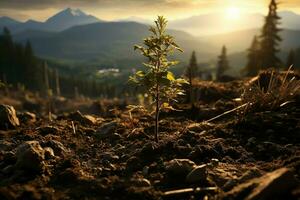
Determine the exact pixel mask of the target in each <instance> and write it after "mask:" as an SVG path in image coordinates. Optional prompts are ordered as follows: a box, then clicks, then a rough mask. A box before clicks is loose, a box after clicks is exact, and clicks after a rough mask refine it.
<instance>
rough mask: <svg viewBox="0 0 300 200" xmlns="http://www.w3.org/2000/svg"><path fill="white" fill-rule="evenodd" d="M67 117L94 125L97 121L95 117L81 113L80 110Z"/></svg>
mask: <svg viewBox="0 0 300 200" xmlns="http://www.w3.org/2000/svg"><path fill="white" fill-rule="evenodd" d="M68 118H69V119H71V120H73V121H77V122H79V123H81V124H82V125H94V124H96V122H97V119H96V118H95V117H93V116H91V115H83V114H81V112H80V111H77V112H74V113H71V114H69V116H68Z"/></svg>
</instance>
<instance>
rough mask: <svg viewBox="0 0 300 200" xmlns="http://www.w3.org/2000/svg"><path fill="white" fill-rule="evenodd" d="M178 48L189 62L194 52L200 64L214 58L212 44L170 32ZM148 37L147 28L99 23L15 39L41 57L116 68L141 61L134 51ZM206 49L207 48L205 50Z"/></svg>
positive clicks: (31, 34) (137, 25)
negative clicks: (117, 65)
mask: <svg viewBox="0 0 300 200" xmlns="http://www.w3.org/2000/svg"><path fill="white" fill-rule="evenodd" d="M169 33H171V34H172V35H174V37H175V38H176V41H178V44H179V45H180V46H181V47H182V48H183V49H184V50H185V53H184V54H181V55H177V57H178V58H179V59H181V60H184V61H186V60H187V59H188V57H189V56H190V54H191V52H192V51H193V50H197V53H198V57H199V59H201V60H204V59H205V60H206V59H207V58H212V57H213V54H211V53H210V51H211V49H212V48H211V47H210V45H209V43H206V42H204V41H201V40H199V39H197V38H195V37H193V36H192V35H190V34H188V33H185V32H183V31H176V30H169ZM148 35H149V31H148V26H147V25H144V24H139V23H135V22H100V23H93V24H88V25H81V26H75V27H72V28H70V29H67V30H65V31H62V32H59V33H49V32H42V31H39V32H38V31H26V32H22V33H19V34H15V35H14V38H15V39H16V40H18V41H21V42H25V41H26V40H30V41H31V43H32V46H33V48H34V50H35V52H36V53H37V55H38V56H41V57H45V58H55V59H64V60H73V61H74V60H75V61H78V62H79V61H85V62H88V61H89V62H94V63H101V64H107V65H113V64H114V63H117V62H118V61H120V60H123V61H124V60H126V61H128V60H137V59H140V56H139V54H138V52H134V51H133V46H134V45H135V44H141V43H142V40H143V39H144V38H145V37H146V36H148ZM204 47H205V48H204Z"/></svg>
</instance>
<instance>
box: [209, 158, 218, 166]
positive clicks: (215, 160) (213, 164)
mask: <svg viewBox="0 0 300 200" xmlns="http://www.w3.org/2000/svg"><path fill="white" fill-rule="evenodd" d="M219 162H220V161H219V160H218V159H216V158H212V159H211V160H210V163H211V164H212V166H213V167H217V166H218V165H219Z"/></svg>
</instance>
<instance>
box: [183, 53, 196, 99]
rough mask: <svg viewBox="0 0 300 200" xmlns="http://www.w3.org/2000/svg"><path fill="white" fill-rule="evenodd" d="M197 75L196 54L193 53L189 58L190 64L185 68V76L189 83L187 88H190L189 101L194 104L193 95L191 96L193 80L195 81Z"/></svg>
mask: <svg viewBox="0 0 300 200" xmlns="http://www.w3.org/2000/svg"><path fill="white" fill-rule="evenodd" d="M197 75H198V64H197V58H196V52H195V51H193V53H192V56H191V58H190V63H189V65H188V66H187V68H186V71H185V76H186V77H187V78H188V81H189V84H190V85H189V87H190V94H189V99H190V103H191V104H193V103H194V94H193V87H194V85H193V79H195V78H196V77H197Z"/></svg>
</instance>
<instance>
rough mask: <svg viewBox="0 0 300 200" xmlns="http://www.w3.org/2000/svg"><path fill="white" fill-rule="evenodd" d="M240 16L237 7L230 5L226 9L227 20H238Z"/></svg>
mask: <svg viewBox="0 0 300 200" xmlns="http://www.w3.org/2000/svg"><path fill="white" fill-rule="evenodd" d="M240 17H241V10H240V9H239V8H237V7H230V8H228V9H227V10H226V18H227V19H228V20H238V19H240Z"/></svg>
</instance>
